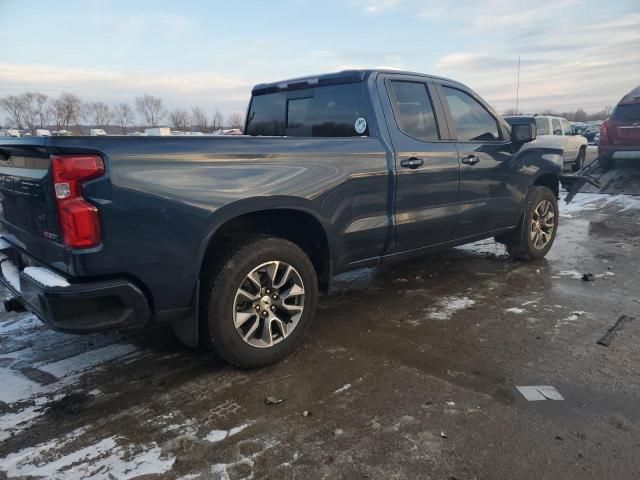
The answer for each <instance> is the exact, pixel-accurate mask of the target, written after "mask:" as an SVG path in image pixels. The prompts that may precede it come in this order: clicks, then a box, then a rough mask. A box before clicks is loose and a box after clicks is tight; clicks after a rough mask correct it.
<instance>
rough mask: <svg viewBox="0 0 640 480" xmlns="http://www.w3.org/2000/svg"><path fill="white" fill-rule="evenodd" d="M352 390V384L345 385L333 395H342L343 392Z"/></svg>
mask: <svg viewBox="0 0 640 480" xmlns="http://www.w3.org/2000/svg"><path fill="white" fill-rule="evenodd" d="M350 388H351V384H350V383H345V384H344V385H343V386H341V387H340V388H338V389H337V390H334V391H333V393H342V392H346V391H347V390H349V389H350Z"/></svg>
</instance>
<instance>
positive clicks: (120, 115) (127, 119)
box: [115, 102, 134, 135]
mask: <svg viewBox="0 0 640 480" xmlns="http://www.w3.org/2000/svg"><path fill="white" fill-rule="evenodd" d="M115 116H116V121H117V122H118V125H120V128H121V129H122V134H123V135H124V134H126V133H127V127H128V126H129V125H130V124H131V123H132V122H133V120H134V116H133V109H132V108H131V107H130V106H129V104H128V103H124V102H122V103H119V104H118V105H117V106H116V107H115Z"/></svg>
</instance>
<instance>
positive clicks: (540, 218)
mask: <svg viewBox="0 0 640 480" xmlns="http://www.w3.org/2000/svg"><path fill="white" fill-rule="evenodd" d="M555 225H556V213H555V209H554V207H553V204H552V203H551V202H550V201H549V200H542V201H541V202H540V203H539V204H538V205H537V206H536V208H535V209H534V211H533V215H532V216H531V229H530V232H529V235H530V238H531V243H532V244H533V246H534V248H536V249H537V250H542V249H543V248H545V247H546V246H547V245H548V244H549V242H551V239H552V238H553V231H554V229H555Z"/></svg>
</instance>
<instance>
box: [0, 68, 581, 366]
mask: <svg viewBox="0 0 640 480" xmlns="http://www.w3.org/2000/svg"><path fill="white" fill-rule="evenodd" d="M244 132H245V136H235V137H233V136H217V137H216V136H210V137H178V138H176V137H145V138H137V137H128V136H116V137H72V138H64V137H51V138H35V137H34V138H30V139H22V140H21V139H3V140H0V154H1V156H0V192H1V193H2V195H1V197H0V201H1V204H2V209H1V210H2V211H1V212H0V222H1V224H2V228H3V232H2V237H1V240H0V251H1V252H2V255H3V260H2V262H0V266H1V270H2V275H0V279H1V280H2V283H3V284H4V285H5V286H6V287H7V288H8V289H9V290H10V291H11V292H12V295H13V296H14V298H12V299H10V300H9V301H7V302H5V305H6V308H7V309H8V310H12V309H16V308H20V306H22V305H23V306H24V307H26V308H28V309H29V310H31V311H32V312H34V313H35V314H36V315H37V316H38V317H40V318H41V319H42V320H43V321H44V322H46V323H47V324H48V325H50V326H51V327H53V328H55V329H58V330H62V331H67V332H76V333H82V332H95V331H101V330H109V329H117V328H132V327H138V326H141V325H144V324H147V323H148V322H158V321H171V322H172V325H173V328H174V331H175V332H176V334H177V335H178V337H179V338H180V339H181V340H182V341H184V342H185V343H186V344H188V345H190V346H194V347H195V346H197V345H208V346H210V347H212V348H213V349H215V350H216V351H217V352H218V353H219V354H220V355H221V356H222V357H223V358H225V359H227V360H228V361H229V362H231V363H233V364H235V365H238V366H241V367H256V366H261V365H265V364H268V363H271V362H274V361H276V360H278V359H280V358H282V357H283V356H284V355H286V354H287V353H288V352H290V351H291V350H292V349H293V348H294V346H295V344H296V343H297V342H298V341H299V339H300V337H301V335H302V333H303V331H304V329H305V328H306V327H307V326H308V325H309V323H310V322H311V319H312V317H313V315H314V311H315V308H316V302H317V299H318V290H319V289H320V290H322V291H327V290H328V289H329V286H330V284H331V279H332V277H333V276H334V275H336V274H338V273H340V272H345V271H348V270H351V269H355V268H359V267H365V266H372V265H377V264H379V263H380V262H387V261H392V260H398V259H402V258H412V257H415V256H419V255H424V254H426V253H429V252H433V251H436V250H440V249H443V248H447V247H452V246H455V245H461V244H466V243H469V242H474V241H477V240H480V239H484V238H495V239H496V240H497V241H499V242H501V243H504V244H505V245H506V246H507V248H508V251H509V253H510V254H511V255H512V256H513V257H515V258H517V259H522V260H536V259H540V258H542V257H544V256H545V255H546V254H547V252H548V251H549V249H550V248H551V246H552V245H553V242H554V239H555V237H556V232H557V228H558V203H557V199H558V192H559V181H563V180H565V179H568V180H574V179H575V178H576V177H575V176H567V177H563V176H562V175H561V170H562V150H561V149H560V148H556V147H552V146H547V145H542V144H539V143H535V142H532V141H533V140H535V128H534V126H533V124H532V123H531V122H529V121H522V122H519V121H518V120H517V119H511V126H509V125H508V124H507V123H506V122H505V121H504V120H503V119H502V118H501V117H500V116H499V115H498V114H497V113H496V112H495V111H494V110H493V109H492V108H491V107H490V106H489V105H488V104H487V103H486V102H484V101H483V100H482V99H481V98H480V97H479V96H478V95H477V94H476V93H475V92H473V91H472V90H471V89H469V88H467V87H466V86H464V85H462V84H461V83H458V82H455V81H452V80H446V79H443V78H439V77H432V76H428V75H420V74H414V73H403V72H397V71H385V70H365V71H345V72H340V73H337V74H328V75H321V76H319V77H309V78H299V79H295V80H288V81H287V80H285V81H281V82H276V83H267V84H261V85H258V86H256V87H255V88H254V89H253V91H252V98H251V102H250V106H249V109H248V114H247V117H246V121H245V128H244Z"/></svg>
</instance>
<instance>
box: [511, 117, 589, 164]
mask: <svg viewBox="0 0 640 480" xmlns="http://www.w3.org/2000/svg"><path fill="white" fill-rule="evenodd" d="M504 119H505V120H506V121H507V122H508V123H509V124H511V123H513V122H514V121H515V120H517V121H518V122H521V121H522V120H525V119H529V120H530V121H531V122H535V124H536V127H537V135H538V136H537V137H536V143H537V144H539V145H542V146H549V147H554V148H562V152H563V155H562V157H563V158H562V159H563V163H564V167H565V168H567V167H570V168H571V170H573V171H574V172H576V171H578V170H580V169H581V168H582V167H583V166H584V159H585V156H586V153H587V143H588V142H587V139H586V138H585V137H583V136H582V135H576V134H575V133H574V132H573V129H572V128H571V124H570V123H569V121H568V120H567V119H566V118H562V117H554V116H552V115H534V116H510V117H504Z"/></svg>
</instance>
